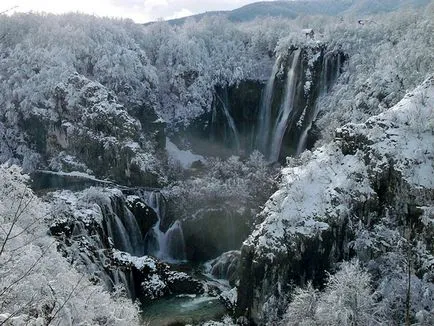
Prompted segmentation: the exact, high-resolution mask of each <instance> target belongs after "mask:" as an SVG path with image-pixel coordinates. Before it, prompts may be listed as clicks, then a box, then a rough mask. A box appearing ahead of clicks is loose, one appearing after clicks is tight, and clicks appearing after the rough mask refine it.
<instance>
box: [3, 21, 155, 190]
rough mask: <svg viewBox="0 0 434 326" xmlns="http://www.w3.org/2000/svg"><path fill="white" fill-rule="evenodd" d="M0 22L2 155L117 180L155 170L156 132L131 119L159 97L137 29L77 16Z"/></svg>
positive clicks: (29, 168)
mask: <svg viewBox="0 0 434 326" xmlns="http://www.w3.org/2000/svg"><path fill="white" fill-rule="evenodd" d="M0 25H1V27H2V32H1V33H2V35H3V37H2V40H1V42H0V76H1V77H0V85H1V87H0V104H1V105H0V116H1V117H2V118H1V121H2V122H1V125H0V135H1V141H0V143H1V145H0V146H1V148H2V151H1V157H0V158H1V161H2V162H5V161H7V160H12V161H13V162H16V163H20V164H22V166H23V167H24V168H25V170H27V171H33V170H35V169H36V168H50V169H54V170H63V171H70V170H76V169H79V170H81V171H83V172H89V173H95V174H96V175H98V176H99V177H102V176H104V177H110V178H114V179H121V178H124V179H125V176H127V178H130V177H131V178H134V174H137V171H139V173H142V175H143V174H146V173H150V174H155V172H156V171H158V169H159V167H158V166H157V164H159V163H158V162H159V161H158V160H157V159H156V157H155V144H153V143H152V142H153V135H152V134H151V132H150V131H148V130H144V127H145V126H144V125H143V123H140V122H139V120H138V118H134V117H133V115H136V116H140V114H143V112H144V111H146V110H147V109H146V108H148V110H152V109H153V107H155V105H156V103H157V101H156V97H155V91H154V89H155V87H156V85H157V76H156V74H155V68H153V67H152V66H151V65H150V64H149V62H148V59H147V58H146V55H145V53H144V52H143V50H141V48H140V44H139V43H138V42H139V41H140V40H141V38H140V35H139V34H140V32H141V29H140V28H139V27H137V26H136V25H135V24H133V23H132V22H128V21H125V22H124V21H115V20H109V19H97V18H94V17H90V16H82V15H73V14H70V15H64V16H53V15H47V16H43V15H35V14H26V15H16V16H12V17H5V16H1V17H0ZM137 107H140V109H137ZM137 111H139V112H137ZM142 111H143V112H142ZM144 122H149V124H152V123H153V121H144ZM125 161H128V163H127V162H125ZM102 166H103V167H102ZM103 170H104V171H103ZM116 170H117V171H116ZM157 174H159V173H158V172H157ZM139 179H140V177H139ZM142 182H143V180H142Z"/></svg>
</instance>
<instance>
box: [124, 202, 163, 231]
mask: <svg viewBox="0 0 434 326" xmlns="http://www.w3.org/2000/svg"><path fill="white" fill-rule="evenodd" d="M126 205H127V207H128V209H129V210H130V211H131V212H132V213H133V214H134V216H135V217H136V221H137V223H138V224H139V226H140V230H141V231H142V234H143V235H146V234H147V233H148V232H149V230H151V228H152V227H153V226H154V225H155V223H157V221H158V216H157V213H156V212H155V211H154V210H153V209H152V208H151V207H149V206H148V205H146V204H145V203H144V202H143V200H141V199H140V197H138V196H135V195H130V196H127V198H126Z"/></svg>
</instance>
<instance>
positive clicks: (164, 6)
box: [0, 0, 272, 23]
mask: <svg viewBox="0 0 434 326" xmlns="http://www.w3.org/2000/svg"><path fill="white" fill-rule="evenodd" d="M256 1H258V0H0V12H2V11H4V10H7V9H9V8H12V7H14V6H18V8H17V9H14V11H24V12H28V11H44V12H51V13H64V12H70V11H79V12H84V13H88V14H95V15H98V16H110V17H123V18H132V19H133V20H134V21H136V22H137V23H144V22H148V21H153V20H157V19H160V18H163V19H172V18H180V17H184V16H189V15H192V14H197V13H201V12H205V11H212V10H230V9H235V8H238V7H241V6H243V5H246V4H248V3H252V2H256ZM266 1H267V0H266ZM268 1H272V0H268Z"/></svg>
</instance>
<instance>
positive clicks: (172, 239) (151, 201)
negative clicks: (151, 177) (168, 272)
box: [143, 192, 186, 262]
mask: <svg viewBox="0 0 434 326" xmlns="http://www.w3.org/2000/svg"><path fill="white" fill-rule="evenodd" d="M143 199H144V200H145V202H146V204H147V205H148V206H149V207H151V208H152V209H153V210H154V211H155V212H156V213H157V217H158V221H157V223H155V225H154V226H153V227H152V229H151V230H150V231H149V232H148V234H147V235H146V237H145V247H146V253H147V254H151V255H153V256H155V257H157V258H159V259H161V260H163V261H166V262H179V261H184V260H186V254H185V241H184V233H183V231H182V225H181V222H180V221H178V220H177V221H175V223H173V224H172V225H171V226H170V227H169V229H168V230H167V231H166V232H163V231H162V230H161V223H162V222H163V221H164V217H165V212H164V203H163V198H162V195H161V193H159V192H150V193H145V197H144V198H143Z"/></svg>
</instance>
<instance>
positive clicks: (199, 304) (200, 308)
mask: <svg viewBox="0 0 434 326" xmlns="http://www.w3.org/2000/svg"><path fill="white" fill-rule="evenodd" d="M142 311H143V312H142V318H143V322H144V323H145V324H146V323H149V325H150V326H169V325H173V326H175V325H176V326H178V325H186V324H196V323H200V322H202V321H207V320H211V319H214V320H216V319H220V318H221V317H222V316H223V315H224V314H225V313H226V309H225V307H224V305H223V304H222V303H221V302H220V301H219V300H218V298H216V297H210V296H207V295H203V296H189V295H184V296H176V297H170V298H163V299H159V300H156V301H155V302H151V303H144V304H143V305H142Z"/></svg>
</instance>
